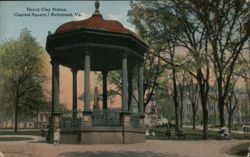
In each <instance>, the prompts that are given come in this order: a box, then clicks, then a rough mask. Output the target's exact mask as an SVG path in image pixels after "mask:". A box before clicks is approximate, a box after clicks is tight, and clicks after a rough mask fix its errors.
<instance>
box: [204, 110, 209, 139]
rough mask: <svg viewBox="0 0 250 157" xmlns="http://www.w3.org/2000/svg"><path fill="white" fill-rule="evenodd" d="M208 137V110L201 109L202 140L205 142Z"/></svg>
mask: <svg viewBox="0 0 250 157" xmlns="http://www.w3.org/2000/svg"><path fill="white" fill-rule="evenodd" d="M207 136H208V110H207V108H206V107H205V108H204V109H203V139H204V140H206V139H207Z"/></svg>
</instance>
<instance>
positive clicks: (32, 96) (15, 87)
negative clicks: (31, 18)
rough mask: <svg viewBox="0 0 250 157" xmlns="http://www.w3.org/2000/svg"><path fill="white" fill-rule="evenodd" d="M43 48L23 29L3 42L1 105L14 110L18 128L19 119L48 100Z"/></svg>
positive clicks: (8, 109)
mask: <svg viewBox="0 0 250 157" xmlns="http://www.w3.org/2000/svg"><path fill="white" fill-rule="evenodd" d="M42 53H43V49H42V48H41V46H39V44H38V43H37V42H36V41H35V38H34V37H32V36H31V34H30V32H29V31H28V30H27V29H23V30H22V31H21V33H20V36H19V37H18V38H17V39H16V40H8V41H6V42H4V43H1V45H0V74H1V78H2V79H1V82H0V83H1V87H2V90H3V91H4V92H3V93H2V95H1V106H3V108H4V109H5V111H6V112H8V113H9V114H13V113H14V117H15V118H14V121H15V129H14V130H15V132H17V129H18V128H17V127H18V126H17V124H18V119H19V118H21V117H28V116H34V115H35V114H36V113H37V111H39V110H40V109H41V107H42V105H43V104H44V103H45V102H46V101H45V96H44V92H43V82H44V81H45V76H44V75H43V68H44V64H43V61H42Z"/></svg>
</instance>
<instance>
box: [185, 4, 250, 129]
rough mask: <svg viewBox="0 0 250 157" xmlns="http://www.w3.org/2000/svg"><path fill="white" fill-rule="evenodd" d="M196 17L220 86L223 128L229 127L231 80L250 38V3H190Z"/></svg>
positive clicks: (221, 123)
mask: <svg viewBox="0 0 250 157" xmlns="http://www.w3.org/2000/svg"><path fill="white" fill-rule="evenodd" d="M190 8H192V10H193V12H194V14H195V16H196V17H197V19H198V20H199V21H200V22H201V24H202V25H203V27H204V28H205V30H206V32H207V33H206V34H207V39H208V41H209V44H210V46H211V52H212V55H211V56H210V57H211V61H212V64H213V70H214V74H215V78H216V82H217V89H218V107H219V115H220V127H223V126H225V120H224V106H225V102H226V98H227V95H228V92H229V88H230V87H229V86H230V80H231V77H232V74H233V72H234V67H235V64H236V61H237V59H238V58H239V56H240V54H241V53H242V52H243V50H244V48H245V45H246V41H247V39H248V38H249V35H250V32H249V21H250V19H249V17H250V11H249V3H246V1H245V0H228V1H225V0H209V1H200V0H192V1H190Z"/></svg>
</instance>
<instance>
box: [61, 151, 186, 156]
mask: <svg viewBox="0 0 250 157" xmlns="http://www.w3.org/2000/svg"><path fill="white" fill-rule="evenodd" d="M104 156H108V157H184V156H177V155H173V154H171V155H170V154H166V153H157V152H149V151H147V152H132V151H119V152H106V151H97V152H90V151H87V152H66V153H61V154H60V157H104Z"/></svg>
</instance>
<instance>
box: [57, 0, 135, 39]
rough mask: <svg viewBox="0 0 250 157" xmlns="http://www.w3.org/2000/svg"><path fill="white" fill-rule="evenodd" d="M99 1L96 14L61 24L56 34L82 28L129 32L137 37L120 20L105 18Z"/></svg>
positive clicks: (96, 5)
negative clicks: (101, 12)
mask: <svg viewBox="0 0 250 157" xmlns="http://www.w3.org/2000/svg"><path fill="white" fill-rule="evenodd" d="M99 6H100V4H99V1H96V4H95V7H96V10H95V12H94V14H93V15H92V16H91V17H90V18H88V19H84V20H80V21H70V22H67V23H64V24H62V25H61V26H59V27H58V28H57V30H56V32H55V34H60V33H66V32H72V31H76V30H80V29H91V30H100V31H106V32H112V33H127V34H131V35H133V36H135V37H137V36H136V35H135V34H134V33H133V32H132V31H130V30H129V29H127V28H125V27H124V26H123V25H122V24H121V23H120V22H119V21H115V20H105V19H103V17H102V15H101V14H100V13H99Z"/></svg>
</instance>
